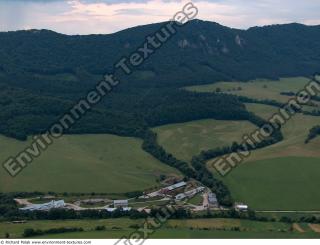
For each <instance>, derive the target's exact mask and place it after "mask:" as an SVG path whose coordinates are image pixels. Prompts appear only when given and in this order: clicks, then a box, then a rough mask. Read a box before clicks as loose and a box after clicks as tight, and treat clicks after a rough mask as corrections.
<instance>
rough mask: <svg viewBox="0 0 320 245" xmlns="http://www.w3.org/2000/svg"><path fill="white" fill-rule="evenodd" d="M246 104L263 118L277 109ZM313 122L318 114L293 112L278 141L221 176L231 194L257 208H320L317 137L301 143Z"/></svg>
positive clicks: (315, 123)
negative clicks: (308, 114) (280, 140)
mask: <svg viewBox="0 0 320 245" xmlns="http://www.w3.org/2000/svg"><path fill="white" fill-rule="evenodd" d="M246 106H247V109H248V110H249V111H252V112H254V113H256V114H257V115H259V116H261V117H263V118H265V119H267V118H268V117H269V116H271V115H272V114H273V113H274V112H276V110H277V108H275V107H271V106H266V105H257V104H247V105H246ZM317 124H320V117H313V116H304V115H302V114H297V115H296V116H295V117H293V118H292V119H291V120H290V121H288V122H287V124H286V125H285V126H284V127H283V128H282V132H283V135H284V140H283V141H282V142H279V143H277V144H275V145H272V146H269V147H266V148H263V149H259V150H257V151H254V152H252V154H251V156H250V157H249V158H248V159H245V161H244V162H243V163H242V164H241V165H240V166H238V167H237V168H236V169H234V170H233V171H232V172H231V173H230V174H229V175H228V176H226V177H224V178H223V181H224V182H225V183H226V184H227V185H228V187H229V188H230V190H231V192H232V194H233V196H234V198H235V199H236V200H237V201H243V202H245V203H248V204H249V205H250V206H251V207H252V208H254V209H257V210H320V193H319V192H318V191H317V186H319V184H320V178H319V172H320V164H319V163H320V152H319V150H318V149H319V146H320V139H319V138H317V139H315V140H314V141H312V142H310V143H309V144H307V145H306V144H305V143H304V141H305V139H306V137H307V134H308V131H309V129H310V128H311V127H312V126H314V125H317ZM208 165H209V167H210V163H209V164H208Z"/></svg>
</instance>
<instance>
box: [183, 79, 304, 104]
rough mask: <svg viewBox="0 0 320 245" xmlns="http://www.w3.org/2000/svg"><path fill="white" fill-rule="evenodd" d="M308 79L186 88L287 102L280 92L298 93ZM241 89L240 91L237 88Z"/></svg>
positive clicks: (287, 98)
mask: <svg viewBox="0 0 320 245" xmlns="http://www.w3.org/2000/svg"><path fill="white" fill-rule="evenodd" d="M309 81H310V79H308V78H304V77H293V78H281V79H280V80H279V81H270V80H263V79H257V80H253V81H250V82H218V83H214V84H208V85H200V86H192V87H187V88H186V89H187V90H190V91H196V92H215V91H216V89H217V88H220V89H221V90H222V92H224V93H231V94H236V95H242V96H246V97H250V98H255V99H260V100H261V99H269V100H277V101H279V102H284V103H285V102H287V101H288V100H289V98H290V97H288V96H285V95H281V94H280V93H281V92H298V91H300V90H302V89H303V88H304V86H305V85H306V84H308V82H309ZM239 87H241V90H238V88H239Z"/></svg>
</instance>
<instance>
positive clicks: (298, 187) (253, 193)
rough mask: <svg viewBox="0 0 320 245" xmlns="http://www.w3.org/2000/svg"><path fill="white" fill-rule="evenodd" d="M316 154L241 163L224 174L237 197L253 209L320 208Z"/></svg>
mask: <svg viewBox="0 0 320 245" xmlns="http://www.w3.org/2000/svg"><path fill="white" fill-rule="evenodd" d="M319 172H320V164H319V159H317V158H307V157H286V158H275V159H268V160H260V161H253V162H250V163H244V164H243V165H241V166H239V167H237V168H235V169H234V170H233V171H232V172H231V173H230V174H229V175H227V176H226V177H223V181H224V183H225V184H226V185H227V186H228V187H229V188H230V190H231V193H232V195H233V197H234V198H235V199H236V200H237V201H242V202H245V203H247V204H248V205H249V206H250V207H251V208H253V209H255V210H301V211H303V210H315V211H318V210H320V193H319V190H318V186H319V184H320V180H319Z"/></svg>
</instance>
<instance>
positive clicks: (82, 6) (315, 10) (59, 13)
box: [0, 0, 320, 34]
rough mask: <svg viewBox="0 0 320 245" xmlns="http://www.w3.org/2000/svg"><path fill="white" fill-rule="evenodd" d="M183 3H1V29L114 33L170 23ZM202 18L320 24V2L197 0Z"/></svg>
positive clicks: (243, 23) (238, 23) (234, 23)
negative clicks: (143, 26) (159, 23)
mask: <svg viewBox="0 0 320 245" xmlns="http://www.w3.org/2000/svg"><path fill="white" fill-rule="evenodd" d="M186 2H187V1H183V0H180V1H179V0H117V1H116V0H92V1H89V0H70V1H68V0H0V31H11V30H21V29H50V30H54V31H57V32H60V33H65V34H91V33H113V32H116V31H119V30H122V29H125V28H128V27H132V26H137V25H143V24H149V23H155V22H161V21H167V20H169V19H170V18H171V17H172V16H173V15H174V13H175V12H176V11H178V10H180V9H181V8H182V6H183V5H184V3H186ZM193 3H194V4H195V5H196V6H197V7H198V9H199V15H198V17H197V18H198V19H202V20H209V21H215V22H218V23H220V24H222V25H226V26H229V27H236V28H242V29H246V28H248V27H252V26H262V25H269V24H281V23H291V22H299V23H304V24H308V25H319V24H320V15H319V10H320V0H300V1H297V0H194V1H193Z"/></svg>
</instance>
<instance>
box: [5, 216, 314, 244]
mask: <svg viewBox="0 0 320 245" xmlns="http://www.w3.org/2000/svg"><path fill="white" fill-rule="evenodd" d="M142 224H143V220H130V219H127V218H120V219H107V220H66V221H55V222H52V221H30V222H28V223H26V224H10V223H0V230H1V233H0V238H2V237H3V236H4V235H5V233H9V234H10V237H11V238H21V236H22V234H23V232H24V229H26V228H33V229H42V230H46V229H51V228H60V227H77V228H80V227H81V228H83V229H84V232H76V233H64V234H55V235H44V236H40V237H38V238H51V239H53V238H56V239H58V238H60V239H62V238H66V239H67V238H120V237H122V236H129V235H130V234H131V233H132V232H134V231H135V230H134V229H133V228H132V227H131V226H132V225H140V226H141V225H142ZM96 226H105V227H106V230H105V231H94V228H95V227H96ZM299 226H300V227H301V228H302V229H305V232H304V233H301V232H298V231H296V230H292V229H291V225H290V224H285V223H279V222H274V223H264V222H256V221H248V220H236V219H193V220H169V221H168V222H167V223H165V224H164V226H163V227H162V228H161V229H159V230H156V231H155V233H154V234H153V235H152V238H319V237H320V234H319V233H316V232H314V231H313V230H311V229H307V228H308V225H307V224H306V225H305V224H299ZM234 228H238V229H239V230H240V231H233V230H234Z"/></svg>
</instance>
